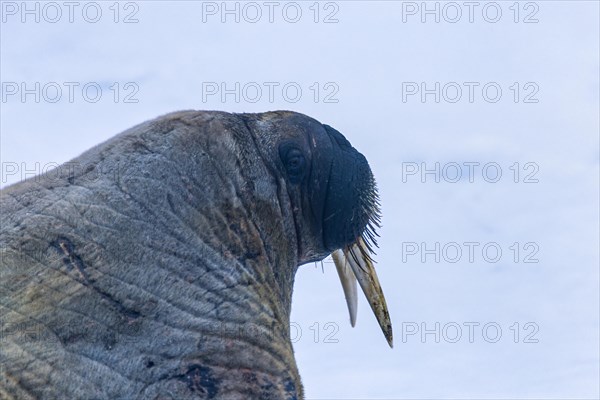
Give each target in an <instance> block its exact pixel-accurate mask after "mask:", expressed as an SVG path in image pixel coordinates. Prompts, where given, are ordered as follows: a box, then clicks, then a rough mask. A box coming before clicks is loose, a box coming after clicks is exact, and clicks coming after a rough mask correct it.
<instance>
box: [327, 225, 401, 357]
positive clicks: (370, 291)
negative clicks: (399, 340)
mask: <svg viewBox="0 0 600 400" xmlns="http://www.w3.org/2000/svg"><path fill="white" fill-rule="evenodd" d="M338 251H339V250H337V251H336V252H338ZM336 252H334V254H335V253H336ZM339 252H340V253H342V254H343V257H341V256H340V254H339V253H337V254H335V255H333V257H334V258H333V260H334V262H335V264H336V267H337V268H338V273H339V274H340V280H341V281H342V287H343V288H344V293H345V294H346V302H347V303H348V310H349V311H350V321H351V322H352V315H353V314H354V318H355V319H356V304H355V300H352V292H351V289H348V290H347V289H346V286H348V287H349V288H351V287H352V284H351V283H348V282H347V281H349V280H351V278H350V274H352V275H354V277H355V278H356V279H357V280H358V283H359V284H360V287H361V288H362V290H363V292H364V294H365V297H366V298H367V301H368V302H369V305H370V306H371V309H372V310H373V313H374V314H375V318H377V322H379V326H380V327H381V330H382V331H383V335H384V336H385V338H386V340H387V342H388V344H389V345H390V347H394V343H393V335H392V322H391V320H390V314H389V312H388V309H387V304H386V302H385V297H384V296H383V291H382V290H381V285H380V284H379V279H377V273H376V272H375V267H374V266H373V261H372V260H371V259H370V257H369V252H368V250H367V246H366V244H365V243H364V241H363V239H362V237H359V238H358V240H357V241H356V242H354V243H353V244H351V245H349V246H348V247H346V248H345V249H344V250H343V252H342V251H339ZM336 258H343V259H344V260H343V261H342V260H339V261H336ZM346 264H349V265H350V268H351V269H352V271H346V270H344V266H345V265H346ZM340 270H341V271H342V272H340ZM354 285H356V283H354ZM355 287H356V286H355ZM355 290H356V289H355ZM354 296H355V297H354V298H356V292H355V293H354ZM349 298H350V299H349ZM353 301H354V303H353ZM353 307H354V308H353ZM352 326H354V324H352Z"/></svg>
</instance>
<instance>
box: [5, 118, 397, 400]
mask: <svg viewBox="0 0 600 400" xmlns="http://www.w3.org/2000/svg"><path fill="white" fill-rule="evenodd" d="M0 207H1V208H0V210H1V231H0V249H1V264H0V322H1V324H2V336H1V337H0V341H1V346H0V377H1V381H0V397H1V398H3V399H4V398H15V399H33V398H46V399H75V398H94V399H187V398H198V399H212V398H225V399H251V398H256V399H301V398H303V388H302V384H301V381H300V376H299V374H298V370H297V367H296V363H295V359H294V353H293V349H292V344H291V341H290V328H289V325H290V311H291V298H292V288H293V283H294V275H295V273H296V270H297V268H298V266H299V265H302V264H306V263H309V262H313V261H318V260H322V259H323V258H325V257H327V256H328V255H330V254H333V257H334V261H335V264H336V267H337V270H338V273H339V274H340V279H341V281H342V286H343V288H344V291H345V293H346V299H347V303H348V307H349V312H350V319H351V322H352V324H353V325H354V322H355V320H356V281H357V280H358V282H359V284H360V285H361V287H362V288H363V291H364V292H365V294H366V296H367V299H368V301H369V302H370V304H371V307H372V309H373V311H374V312H375V316H376V317H377V319H378V321H379V324H380V326H381V328H382V330H383V332H384V334H385V336H386V338H387V340H388V342H389V344H390V346H391V344H392V330H391V323H390V318H389V314H388V312H387V306H386V304H385V299H384V297H383V293H382V291H381V287H380V285H379V282H378V280H377V276H376V274H375V269H374V267H373V258H372V255H373V254H374V253H373V248H374V246H376V235H377V234H376V228H377V227H378V226H379V224H380V210H379V199H378V196H377V188H376V183H375V179H374V178H373V174H372V172H371V169H370V167H369V164H368V162H367V160H366V158H365V157H364V156H363V155H362V154H360V153H359V152H358V151H357V150H355V149H354V148H353V147H352V146H351V144H350V142H348V140H347V139H346V138H345V137H344V136H343V135H342V134H341V133H340V132H338V131H337V130H335V129H334V128H332V127H330V126H328V125H325V124H321V123H320V122H318V121H316V120H315V119H312V118H310V117H308V116H306V115H303V114H299V113H296V112H291V111H275V112H265V113H260V114H232V113H226V112H217V111H210V112H209V111H181V112H175V113H171V114H167V115H165V116H162V117H159V118H157V119H154V120H151V121H147V122H145V123H142V124H140V125H137V126H135V127H133V128H131V129H129V130H126V131H125V132H123V133H121V134H119V135H117V136H115V137H113V138H112V139H110V140H108V141H106V142H104V143H102V144H100V145H98V146H96V147H94V148H92V149H90V150H88V151H86V152H85V153H83V154H82V155H81V156H79V157H77V158H75V159H74V160H72V161H70V162H68V163H65V164H63V165H61V166H60V167H58V168H56V169H55V170H52V171H48V172H46V173H45V174H42V175H39V176H36V177H33V178H30V179H28V180H25V181H22V182H20V183H17V184H14V185H12V186H9V187H7V188H5V189H3V190H2V191H1V192H0Z"/></svg>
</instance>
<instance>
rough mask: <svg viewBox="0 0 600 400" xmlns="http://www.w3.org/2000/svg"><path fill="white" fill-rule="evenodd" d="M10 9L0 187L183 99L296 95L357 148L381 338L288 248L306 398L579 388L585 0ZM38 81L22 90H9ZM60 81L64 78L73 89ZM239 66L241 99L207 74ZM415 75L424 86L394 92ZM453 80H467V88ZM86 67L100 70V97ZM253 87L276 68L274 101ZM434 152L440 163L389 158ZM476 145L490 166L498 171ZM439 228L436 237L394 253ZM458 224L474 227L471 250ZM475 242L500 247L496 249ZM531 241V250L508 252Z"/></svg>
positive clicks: (284, 102) (592, 69)
mask: <svg viewBox="0 0 600 400" xmlns="http://www.w3.org/2000/svg"><path fill="white" fill-rule="evenodd" d="M36 4H37V5H36ZM55 4H56V6H55ZM255 5H257V6H255ZM96 6H97V7H96ZM27 7H28V9H30V10H34V11H33V12H32V13H31V14H27V13H25V12H24V11H23V3H21V2H2V25H1V39H0V40H1V43H0V44H1V63H0V66H1V81H2V85H3V86H2V102H1V103H0V105H1V114H0V116H1V133H2V135H1V156H2V181H1V184H2V186H3V187H4V186H6V185H7V184H11V183H15V182H18V181H19V180H20V179H22V178H25V177H28V176H31V175H33V174H35V173H36V172H41V171H43V170H45V169H46V168H47V167H48V166H52V165H56V163H62V162H65V161H68V160H70V159H71V158H73V157H76V156H77V155H79V154H80V153H81V152H83V151H84V150H86V149H88V148H89V147H91V146H93V145H95V144H98V143H100V142H102V141H104V140H106V139H108V138H110V137H111V136H113V135H114V134H116V133H118V132H120V131H122V130H124V129H126V128H129V127H131V126H133V125H135V124H137V123H140V122H142V121H144V120H147V119H150V118H153V117H156V116H158V115H161V114H165V113H167V112H170V111H175V110H180V109H219V110H225V111H232V112H255V111H256V112H258V111H266V110H276V109H290V110H295V111H299V112H302V113H305V114H308V115H310V116H312V117H314V118H316V119H318V120H320V121H321V122H323V123H327V124H329V125H332V126H333V127H335V128H336V129H338V130H339V131H341V132H342V133H343V134H344V135H345V136H346V137H347V138H348V139H349V140H350V141H351V142H352V144H353V145H354V146H355V147H356V148H357V149H358V150H359V151H361V152H362V153H363V154H365V156H366V157H367V159H368V160H369V161H370V164H371V166H372V169H373V171H374V174H375V176H376V178H377V180H378V184H379V189H380V195H381V199H382V203H383V223H384V226H383V228H382V229H381V230H380V234H381V239H380V249H379V251H378V256H377V260H378V264H377V268H378V273H379V277H380V281H381V282H382V286H383V289H384V292H385V294H386V297H387V301H388V307H389V310H390V313H391V317H392V322H393V324H394V330H395V348H394V349H393V350H391V349H389V348H388V346H387V344H386V342H385V339H384V338H383V335H382V334H381V332H380V331H379V328H378V326H377V323H376V321H375V319H374V317H373V316H372V313H371V312H370V310H369V309H368V305H367V303H366V302H365V301H363V300H364V299H362V298H361V301H360V303H359V316H358V324H357V327H356V328H354V329H352V328H350V324H349V322H348V317H347V311H346V309H345V301H344V297H343V293H342V290H341V286H340V284H339V282H338V280H337V275H336V272H335V270H334V268H333V264H331V263H330V262H327V261H326V262H325V263H324V264H323V266H321V265H318V266H314V265H307V266H304V267H302V268H301V269H300V271H299V273H298V275H297V282H296V286H295V293H294V303H293V313H292V320H293V321H294V322H293V324H294V325H293V328H294V329H292V332H296V333H297V336H296V340H295V344H294V346H295V350H296V356H297V361H298V364H299V368H300V372H301V375H302V377H303V382H304V385H305V390H306V395H307V398H310V399H321V398H336V399H344V398H364V399H366V398H369V399H370V398H381V399H383V398H386V399H387V398H411V399H412V398H598V396H599V395H600V394H599V378H598V376H599V373H600V371H599V347H598V342H599V317H598V315H599V272H598V264H599V259H598V255H599V252H598V250H599V249H598V246H599V244H598V243H599V230H598V229H599V226H598V221H599V211H598V180H599V150H598V149H599V147H598V146H599V143H598V132H599V118H598V117H599V115H598V110H599V39H598V38H599V29H598V20H599V7H598V2H596V1H537V2H529V3H527V2H519V3H516V5H515V4H514V2H513V1H508V2H497V3H489V2H474V3H471V5H468V4H467V3H466V2H457V3H451V4H448V3H446V2H427V3H426V4H425V3H422V2H416V3H411V2H394V1H377V2H369V3H367V2H363V1H336V2H330V3H327V2H321V3H317V4H316V5H315V4H314V2H313V1H310V2H298V3H294V4H291V3H289V2H275V3H273V5H272V6H271V7H273V8H272V10H273V15H272V19H273V21H272V22H270V21H269V19H270V16H269V10H270V9H269V6H268V5H265V3H264V2H258V3H253V4H252V5H250V6H248V5H246V3H237V5H236V3H235V2H229V3H227V6H226V7H227V8H228V9H230V10H236V9H237V10H238V11H237V12H236V11H234V13H232V14H222V12H221V11H222V10H223V7H225V6H224V5H223V4H222V2H216V3H208V2H204V3H203V2H194V1H180V2H168V3H167V2H160V1H141V2H134V3H126V2H121V3H119V4H117V5H116V6H115V4H114V2H112V1H109V2H98V3H94V4H91V5H90V3H89V2H79V3H76V5H75V6H74V9H73V15H72V21H73V22H70V21H69V19H70V15H69V8H68V6H66V5H64V3H63V2H57V3H53V4H51V5H48V3H36V2H29V3H27ZM236 7H237V8H236ZM423 7H427V9H429V10H438V11H437V17H438V19H439V21H436V13H435V11H434V13H432V14H427V13H425V14H423V13H422V10H423ZM469 7H472V8H469ZM98 8H99V9H100V10H101V12H102V14H101V16H99V17H96V9H98ZM298 8H299V9H300V10H301V12H302V14H301V15H300V16H299V20H298V21H297V22H292V21H293V20H294V19H297V14H296V11H297V9H298ZM84 9H85V12H84ZM117 9H118V10H119V14H118V16H117V15H116V14H115V10H117ZM215 9H216V11H217V13H216V14H214V15H213V14H211V13H210V11H214V10H215ZM284 9H285V10H284ZM57 10H58V11H60V13H61V15H60V16H59V15H58V14H57ZM257 10H260V12H261V14H260V16H259V15H258V14H257V13H256V12H257ZM315 10H319V14H318V15H316V14H315ZM470 10H471V11H472V14H471V15H469V11H470ZM484 10H485V11H484ZM498 10H500V12H501V14H500V15H498V14H497V13H496V12H497V11H498ZM515 10H519V14H518V15H516V11H515ZM457 11H459V12H460V15H458V14H457ZM236 14H237V17H238V18H239V22H236V21H235V18H236ZM126 17H128V20H129V21H130V22H132V23H125V22H124V20H125V19H126ZM36 18H38V19H39V22H36ZM115 18H116V20H117V22H115ZM222 18H224V19H225V21H224V22H223V21H222ZM315 18H316V19H317V21H318V22H315ZM95 19H98V21H97V22H91V21H93V20H95ZM423 19H424V21H423ZM515 19H516V20H517V22H515ZM135 20H137V22H135ZM325 20H327V21H328V22H329V23H326V22H325ZM495 20H497V21H496V22H494V21H495ZM53 21H56V22H53ZM252 21H256V22H252ZM526 21H527V22H526ZM36 82H38V83H39V88H40V89H39V91H38V93H37V94H38V95H39V99H36V98H35V97H36V94H35V93H30V94H26V95H24V97H23V96H22V94H23V93H22V91H21V89H22V88H23V87H21V85H22V84H24V85H25V86H24V87H25V88H26V89H33V92H35V91H36V90H35V88H36ZM64 82H76V83H77V84H78V85H79V86H77V87H75V90H74V93H73V99H72V101H70V99H69V92H68V86H66V85H65V84H64ZM236 82H237V83H239V87H240V90H239V91H238V95H239V101H236V98H235V94H229V95H226V96H225V98H221V93H218V94H215V95H210V94H209V93H207V92H206V88H207V87H212V86H211V85H213V84H212V83H216V84H217V86H219V85H221V83H224V85H225V88H228V89H233V91H234V92H235V88H236ZM252 82H254V83H252ZM265 82H273V83H270V84H265ZM315 82H316V83H317V86H318V87H319V88H320V90H319V95H318V97H316V98H315V94H316V93H315V87H316V86H313V85H314V84H315ZM422 82H423V83H424V84H425V87H424V88H425V89H429V90H431V89H433V91H432V92H431V93H430V94H427V95H426V96H425V97H424V99H423V98H421V93H420V92H419V93H417V94H415V95H410V94H409V93H408V92H407V90H408V89H409V88H414V87H415V86H412V85H413V83H414V84H416V87H420V85H421V83H422ZM436 82H439V88H440V89H439V91H438V92H437V94H438V95H439V102H436V99H435V96H436V93H435V88H436ZM453 82H454V83H453ZM464 82H474V83H473V84H471V85H478V86H473V87H474V92H473V98H472V101H470V99H469V90H468V86H465V84H464ZM515 82H517V86H518V87H519V93H518V95H517V97H515V95H516V93H515V92H516V87H517V86H513V85H514V83H515ZM115 83H116V86H115ZM128 83H130V84H129V86H126V85H127V84H128ZM86 84H90V85H91V86H96V87H97V86H99V87H100V88H101V89H102V97H101V98H100V99H99V100H98V101H97V102H92V99H93V97H94V96H95V92H94V90H92V89H93V87H92V88H91V89H89V90H90V91H89V92H88V93H87V97H85V96H84V95H83V94H82V87H83V86H84V85H86ZM286 84H288V86H287V87H288V90H289V91H288V92H287V93H283V92H282V88H283V87H284V85H286ZM326 84H329V86H327V87H325V85H326ZM486 84H490V85H488V89H489V87H491V89H489V91H488V92H486V93H485V95H484V93H482V88H483V86H484V85H486ZM14 85H16V87H17V88H18V92H17V93H15V94H10V93H12V92H13V91H14V90H13V89H14V88H15V86H14ZM267 85H278V86H274V87H275V90H274V94H273V98H272V99H270V98H269V93H268V86H267ZM525 85H529V86H527V87H525ZM257 86H258V87H261V88H262V93H261V95H260V96H257V92H256V90H255V89H256V87H257ZM457 86H458V87H460V88H461V89H462V96H461V97H460V99H458V98H456V96H457V92H456V87H457ZM44 87H45V88H46V89H44ZM56 87H60V88H61V89H62V97H61V98H60V99H59V100H57V101H56V102H54V101H55V100H56V93H57V92H56V91H55V89H56ZM111 87H112V88H113V89H111ZM116 87H119V93H118V95H117V97H116V98H115V95H116V93H115V90H114V88H116ZM244 87H245V88H246V89H244ZM297 87H300V89H301V90H302V94H301V95H300V96H299V97H298V98H297V99H296V98H295V97H296V93H295V91H294V90H293V89H294V88H297ZM311 87H312V89H311ZM496 87H500V89H501V90H502V94H501V96H500V97H497V96H496V92H495V91H494V88H496ZM511 87H512V89H511ZM332 88H333V89H332ZM444 88H445V89H444ZM134 89H135V90H136V93H135V94H133V95H132V97H130V98H129V99H128V100H137V103H129V102H126V101H125V100H126V95H127V94H132V93H133V91H134ZM419 90H420V88H419ZM334 91H335V94H333V95H332V97H329V98H327V99H326V98H325V96H326V95H327V94H332V93H333V92H334ZM533 92H535V94H533V95H531V94H532V93H533ZM527 95H531V96H529V97H526V96H527ZM286 96H287V97H286ZM485 96H487V97H485ZM37 100H39V101H37ZM115 100H116V101H115ZM255 100H256V101H255ZM296 100H297V101H296ZM325 100H327V101H325ZM330 100H337V102H329V101H330ZM454 100H456V102H452V101H454ZM496 100H497V101H496ZM515 100H516V102H515ZM254 101H255V102H254ZM528 101H529V102H528ZM470 162H476V163H479V166H476V167H475V169H474V172H475V173H474V175H473V177H472V179H469V178H470V177H469V175H468V172H469V170H468V169H467V168H466V167H464V163H470ZM516 162H518V163H519V164H518V168H519V169H520V174H519V176H518V177H516V176H515V171H514V169H515V167H514V164H515V163H516ZM436 163H439V166H440V170H439V171H440V172H439V174H437V175H438V177H439V182H436V173H435V172H433V173H430V174H426V175H425V176H424V177H423V176H421V174H420V173H417V174H415V175H407V174H406V173H407V172H408V171H409V170H408V169H409V168H413V167H415V166H417V167H418V168H419V169H422V168H423V167H425V168H427V169H432V170H434V168H435V165H436ZM453 163H457V164H458V165H463V167H464V168H463V170H462V175H461V179H459V180H458V182H452V181H453V180H454V179H453V178H454V176H455V175H456V169H455V168H454V166H455V165H456V164H453ZM488 163H496V164H490V165H491V166H492V167H495V168H496V169H497V167H498V166H499V167H500V168H501V172H502V176H501V177H499V180H498V181H497V182H495V183H492V182H488V181H491V180H495V175H496V174H495V171H496V169H487V170H486V172H487V173H486V174H485V175H484V174H482V167H483V166H484V165H486V164H488ZM525 163H533V164H528V165H529V167H528V169H525ZM511 166H513V169H511V168H510V167H511ZM444 167H446V168H445V169H444ZM534 170H535V174H534V175H533V176H530V177H529V178H531V179H525V178H526V175H527V174H528V173H530V172H533V171H534ZM434 171H435V170H434ZM403 172H404V175H403ZM515 178H517V179H516V180H517V181H518V182H517V183H515V182H514V181H515ZM470 180H472V181H473V182H470ZM525 180H537V183H536V182H529V183H526V182H524V181H525ZM436 242H437V243H439V246H440V250H439V252H436V251H435V250H434V252H433V253H437V254H433V253H432V254H428V253H423V252H422V251H421V252H418V253H417V254H415V255H411V254H410V252H409V251H408V250H411V249H414V247H410V246H412V244H411V243H416V244H417V246H418V248H419V249H420V250H423V245H422V243H425V247H426V248H427V249H435V244H436ZM464 242H476V243H479V245H478V246H477V247H475V253H474V258H473V262H470V260H469V254H468V248H467V247H465V246H464V244H463V243H464ZM515 242H517V243H518V246H519V247H520V252H519V254H518V257H517V260H518V261H517V262H515V259H514V257H515V250H514V249H515V248H514V246H513V244H514V243H515ZM449 243H450V245H448V244H449ZM452 243H458V245H459V246H460V247H461V250H462V256H461V257H460V259H458V261H457V262H451V261H453V260H454V259H455V258H456V252H455V250H456V245H453V244H452ZM486 243H491V244H492V245H491V246H492V247H493V249H494V248H497V247H499V248H500V249H501V250H502V255H501V257H500V259H499V260H498V261H497V262H492V261H493V260H492V259H493V258H494V257H495V253H494V251H492V250H493V249H492V250H489V246H488V250H489V253H487V254H485V257H484V254H482V248H483V246H484V245H485V244H486ZM526 243H531V244H530V245H529V247H528V248H527V249H525V248H524V247H523V246H525V244H526ZM444 246H445V247H444ZM511 246H513V247H512V249H511ZM444 248H445V249H446V252H444V251H443V249H444ZM532 250H536V253H535V254H534V255H533V256H532V260H538V262H535V263H525V262H523V261H524V259H525V257H526V256H527V255H528V254H530V253H531V252H532ZM436 255H438V256H439V257H440V259H439V262H436V260H435V256H436ZM422 256H424V257H425V260H424V262H423V260H422V258H421V257H422ZM486 257H487V258H486ZM361 297H362V295H361ZM328 323H329V324H328ZM470 323H472V324H471V326H473V329H474V331H473V333H474V335H473V337H472V338H471V339H472V340H470V338H469V336H470V335H469V324H470ZM515 323H518V325H515ZM527 323H530V324H529V325H526V324H527ZM315 324H318V325H315ZM327 324H328V325H327ZM436 324H439V325H436ZM475 324H478V325H475ZM486 324H488V325H486ZM437 326H439V328H436V327H437ZM457 326H458V327H460V328H461V336H460V337H457V335H456V334H457V331H456V327H457ZM484 326H487V327H488V328H487V330H486V331H484V330H483V327H484ZM311 327H312V328H311ZM415 327H417V328H418V329H419V331H418V332H417V333H416V334H413V335H409V334H408V333H409V330H411V329H415ZM497 327H500V329H501V336H499V337H496V336H497V335H496V329H497ZM526 327H527V328H526ZM423 329H427V330H429V331H431V333H428V334H426V335H424V336H422V335H421V333H423V332H422V331H423ZM534 331H535V332H534ZM317 332H318V333H319V335H318V337H317V336H316V333H317ZM436 332H437V337H436ZM515 332H518V333H519V336H518V338H517V337H516V336H515ZM403 334H404V335H403ZM528 334H531V335H530V336H527V335H528ZM327 335H329V336H327ZM515 339H516V341H517V343H515ZM494 341H495V343H491V342H494ZM536 341H537V342H536ZM528 342H531V343H528Z"/></svg>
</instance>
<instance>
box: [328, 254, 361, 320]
mask: <svg viewBox="0 0 600 400" xmlns="http://www.w3.org/2000/svg"><path fill="white" fill-rule="evenodd" d="M331 257H332V258H333V262H334V263H335V268H336V269H337V272H338V275H339V276H340V282H342V289H344V296H345V297H346V304H347V305H348V312H349V313H350V325H352V326H353V327H354V326H355V325H356V311H357V309H358V291H357V289H356V276H354V272H352V269H350V266H349V265H348V261H347V260H346V256H345V255H344V253H343V252H342V250H336V251H334V252H333V253H331Z"/></svg>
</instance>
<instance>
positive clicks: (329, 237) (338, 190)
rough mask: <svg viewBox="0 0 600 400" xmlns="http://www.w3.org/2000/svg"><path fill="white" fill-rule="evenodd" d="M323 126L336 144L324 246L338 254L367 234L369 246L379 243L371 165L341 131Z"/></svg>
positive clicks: (377, 205)
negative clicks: (376, 232)
mask: <svg viewBox="0 0 600 400" xmlns="http://www.w3.org/2000/svg"><path fill="white" fill-rule="evenodd" d="M323 126H324V128H325V130H326V132H327V134H328V135H329V136H330V138H331V140H332V141H333V142H334V143H335V145H334V146H333V148H332V152H333V154H332V166H331V172H330V174H329V179H328V183H327V196H326V200H325V208H324V213H323V242H324V245H325V247H326V248H327V249H328V250H329V251H334V250H336V249H340V248H343V247H345V246H347V245H349V244H351V243H354V242H356V240H357V239H358V238H359V237H361V236H363V234H364V235H365V237H364V239H366V242H367V243H371V242H375V235H376V234H375V227H377V226H379V220H380V217H379V201H378V196H377V186H376V184H375V179H374V178H373V174H372V172H371V168H370V167H369V163H368V162H367V159H366V158H365V157H364V156H363V155H362V154H361V153H359V152H358V151H357V150H356V149H355V148H354V147H352V145H351V144H350V142H348V140H346V138H345V137H344V136H343V135H342V134H341V133H340V132H338V131H337V130H335V129H334V128H332V127H330V126H328V125H323Z"/></svg>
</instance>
